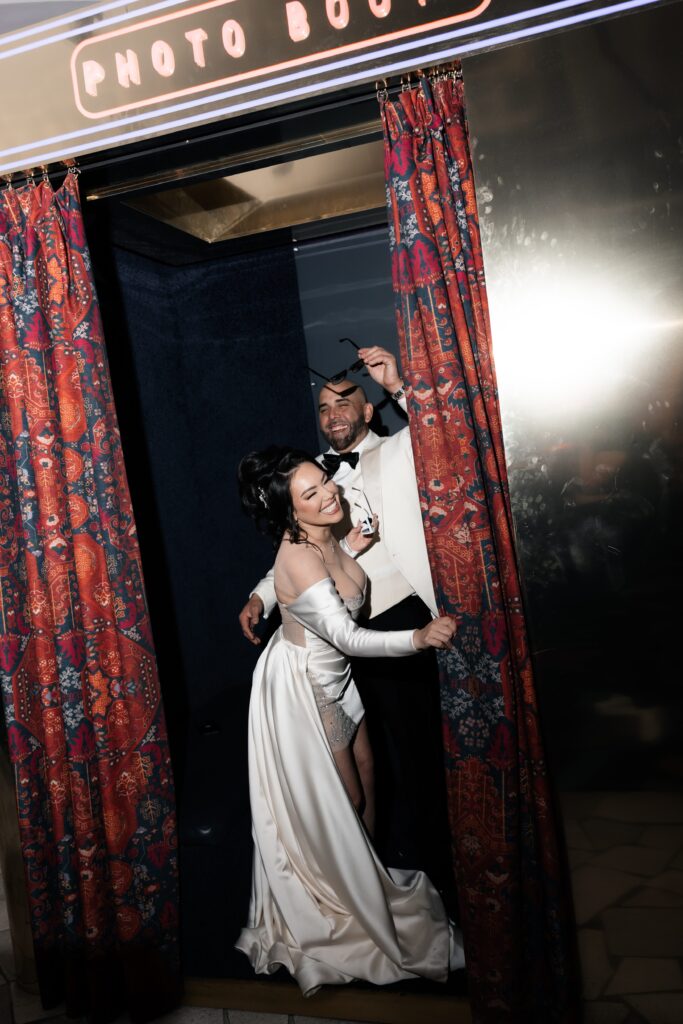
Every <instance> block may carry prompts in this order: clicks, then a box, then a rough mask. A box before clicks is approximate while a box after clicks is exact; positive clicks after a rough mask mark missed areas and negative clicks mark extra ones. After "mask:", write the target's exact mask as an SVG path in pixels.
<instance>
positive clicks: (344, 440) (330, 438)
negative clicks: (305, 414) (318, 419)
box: [322, 417, 366, 452]
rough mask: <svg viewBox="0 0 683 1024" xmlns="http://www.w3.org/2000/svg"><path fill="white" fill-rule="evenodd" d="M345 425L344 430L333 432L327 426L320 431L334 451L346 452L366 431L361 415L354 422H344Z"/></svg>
mask: <svg viewBox="0 0 683 1024" xmlns="http://www.w3.org/2000/svg"><path fill="white" fill-rule="evenodd" d="M345 427H346V430H340V431H335V432H333V431H332V430H330V428H329V427H328V428H327V430H323V431H322V434H323V437H324V438H325V440H326V441H327V442H328V443H329V445H330V447H331V448H334V450H335V451H336V452H346V451H348V450H349V449H350V448H353V447H354V446H355V445H356V443H357V442H358V441H359V440H360V439H361V438H362V437H363V435H364V433H365V432H366V423H365V420H364V419H363V418H362V417H361V418H360V419H358V420H356V421H355V423H346V424H345Z"/></svg>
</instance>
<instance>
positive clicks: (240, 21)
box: [0, 0, 665, 171]
mask: <svg viewBox="0 0 683 1024" xmlns="http://www.w3.org/2000/svg"><path fill="white" fill-rule="evenodd" d="M662 2H665V0H555V2H550V3H541V4H535V3H534V0H207V2H203V3H202V2H195V3H182V2H179V0H132V2H128V0H112V2H109V3H99V4H95V5H94V6H92V7H89V8H86V9H80V10H78V11H75V12H73V13H72V14H69V15H65V16H63V17H61V18H56V19H53V20H51V21H48V22H43V23H42V24H41V25H36V26H32V27H30V28H26V29H23V30H22V31H20V32H14V33H10V34H8V35H5V36H0V94H2V95H3V96H4V97H5V102H4V103H3V104H2V105H1V106H0V171H13V170H24V169H26V168H28V167H33V166H36V165H37V164H41V163H49V162H51V161H55V160H59V159H63V158H66V157H71V156H78V155H79V154H84V153H92V152H98V151H101V150H106V149H108V148H110V147H113V146H120V145H123V144H125V143H127V142H133V141H139V140H142V139H149V138H153V137H155V136H159V135H164V134H166V133H169V132H176V131H179V130H182V129H186V128H188V127H193V126H196V125H200V124H202V123H207V122H211V121H218V120H222V119H224V118H227V117H232V116H235V115H237V114H242V113H247V112H250V111H255V110H258V109H259V108H264V107H268V108H272V107H273V106H275V105H277V104H284V103H288V102H292V101H295V100H300V99H302V98H304V97H307V96H313V95H316V94H320V93H323V92H328V91H330V90H332V89H337V88H343V87H346V86H350V85H356V84H358V83H363V82H373V81H374V80H375V79H377V78H378V77H381V76H388V75H398V74H400V73H402V72H405V71H408V70H411V69H414V68H415V67H419V66H429V65H433V64H438V63H441V62H444V61H447V60H450V59H452V58H453V57H456V56H466V55H468V54H472V53H476V52H478V51H480V50H485V49H494V48H496V47H498V46H504V45H510V44H511V43H514V42H516V41H518V40H523V39H526V38H530V37H533V36H536V35H541V34H547V33H549V32H553V31H558V30H560V29H565V28H569V27H571V26H573V25H580V24H583V23H586V22H590V21H595V20H599V19H601V18H605V17H613V16H615V15H618V14H622V13H626V12H628V11H632V10H636V9H638V8H640V7H647V6H653V5H655V4H658V3H662ZM12 97H16V99H17V102H12V99H11V98H12Z"/></svg>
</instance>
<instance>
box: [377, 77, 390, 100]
mask: <svg viewBox="0 0 683 1024" xmlns="http://www.w3.org/2000/svg"><path fill="white" fill-rule="evenodd" d="M375 89H376V91H377V102H378V103H379V104H382V103H386V102H387V100H388V99H389V91H388V89H387V80H386V78H380V79H378V81H376V82H375Z"/></svg>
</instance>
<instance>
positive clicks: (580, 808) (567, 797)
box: [560, 792, 605, 819]
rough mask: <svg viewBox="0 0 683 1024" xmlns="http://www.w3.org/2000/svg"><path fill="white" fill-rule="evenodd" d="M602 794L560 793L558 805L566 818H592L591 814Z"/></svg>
mask: <svg viewBox="0 0 683 1024" xmlns="http://www.w3.org/2000/svg"><path fill="white" fill-rule="evenodd" d="M604 796H605V794H604V793H596V792H592V793H577V792H570V793H560V804H561V806H562V813H563V815H564V817H565V819H567V818H576V819H579V818H592V817H593V816H594V814H593V812H594V811H595V808H596V807H597V806H598V804H599V803H600V801H601V800H602V798H603V797H604Z"/></svg>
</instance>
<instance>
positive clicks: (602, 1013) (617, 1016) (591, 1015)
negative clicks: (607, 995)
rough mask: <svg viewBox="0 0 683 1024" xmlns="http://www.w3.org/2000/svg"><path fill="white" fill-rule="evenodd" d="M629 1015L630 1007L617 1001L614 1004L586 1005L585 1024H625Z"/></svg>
mask: <svg viewBox="0 0 683 1024" xmlns="http://www.w3.org/2000/svg"><path fill="white" fill-rule="evenodd" d="M628 1013H629V1009H628V1006H626V1004H625V1003H622V1002H618V1001H616V1000H615V1001H614V1002H613V1003H608V1002H597V1003H586V1004H585V1007H584V1014H585V1016H584V1024H625V1021H626V1018H627V1016H628Z"/></svg>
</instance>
